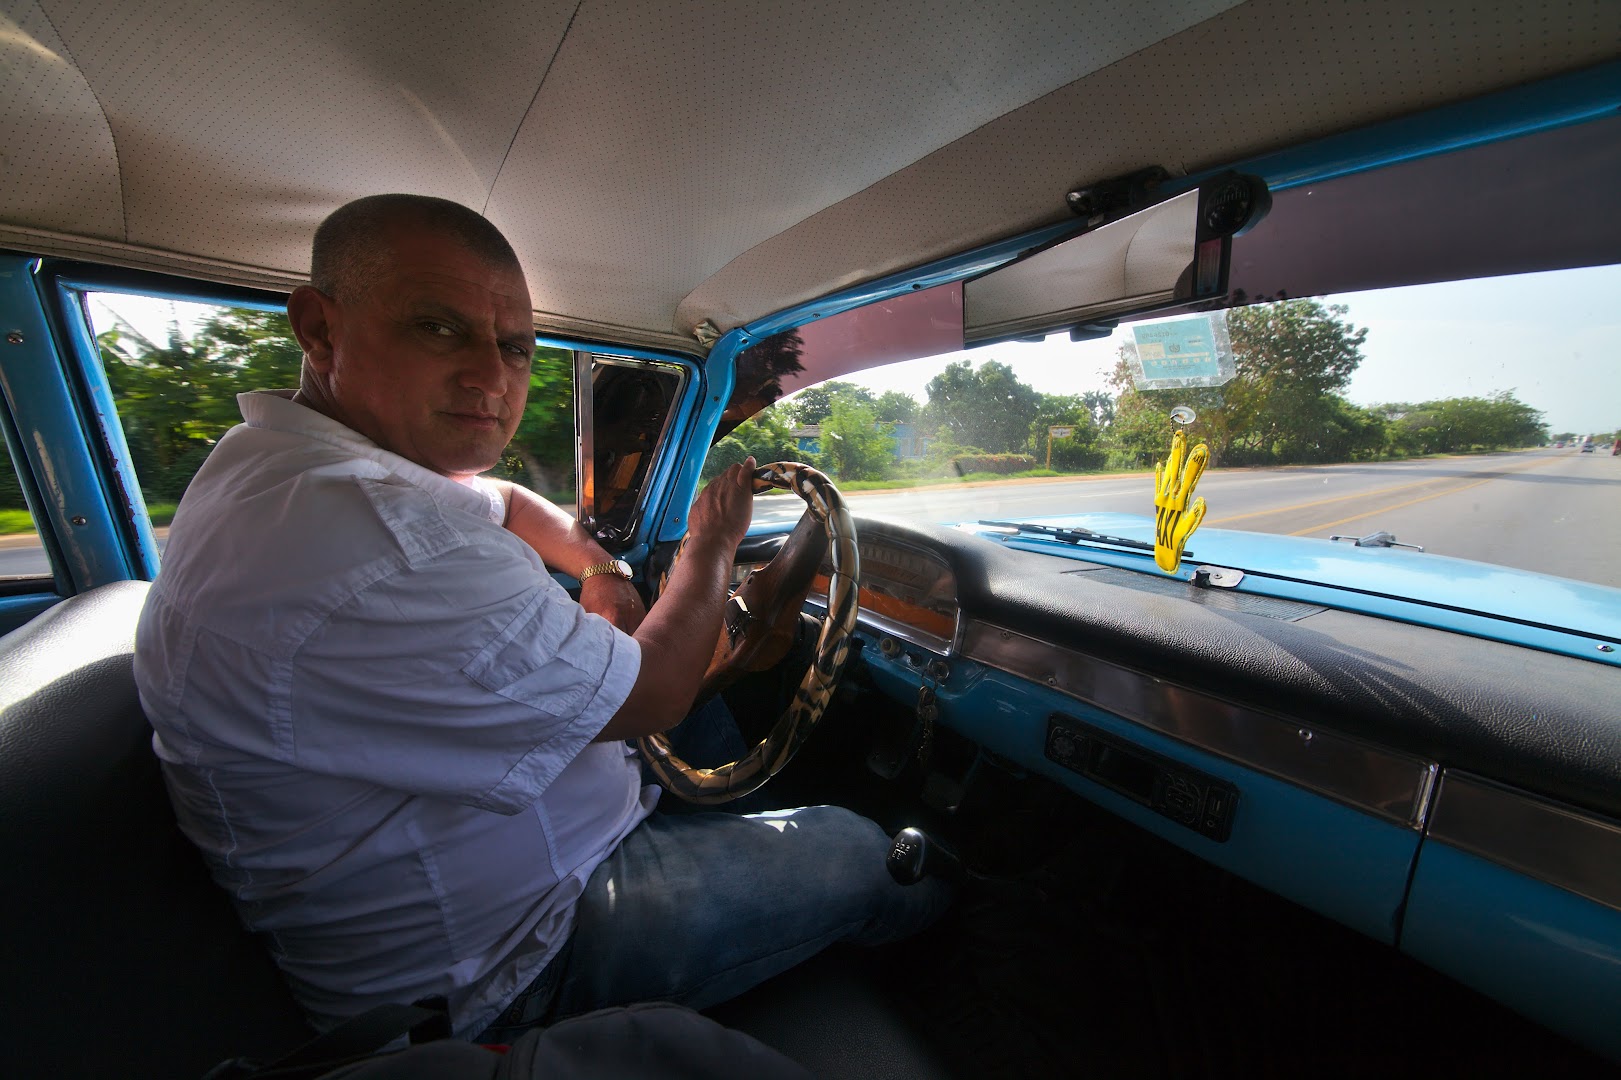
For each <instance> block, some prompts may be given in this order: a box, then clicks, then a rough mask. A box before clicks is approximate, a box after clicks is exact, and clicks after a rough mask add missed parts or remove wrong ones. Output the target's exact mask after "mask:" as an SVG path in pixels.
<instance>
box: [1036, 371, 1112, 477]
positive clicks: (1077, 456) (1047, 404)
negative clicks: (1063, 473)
mask: <svg viewBox="0 0 1621 1080" xmlns="http://www.w3.org/2000/svg"><path fill="white" fill-rule="evenodd" d="M1095 393H1099V392H1098V391H1094V392H1093V393H1088V394H1042V395H1041V401H1040V404H1039V405H1038V407H1037V409H1036V416H1035V419H1034V420H1032V421H1031V422H1030V439H1029V442H1028V443H1027V446H1028V448H1029V451H1030V453H1031V454H1032V455H1033V456H1034V457H1035V458H1036V459H1037V460H1038V461H1042V462H1045V461H1046V460H1047V429H1048V428H1051V427H1058V426H1066V427H1072V428H1074V429H1075V434H1073V435H1072V436H1070V437H1069V438H1067V439H1053V440H1052V463H1053V464H1054V465H1056V466H1057V467H1058V468H1060V469H1068V470H1071V471H1075V470H1080V469H1095V468H1097V467H1098V466H1100V465H1102V464H1103V451H1102V450H1101V449H1100V448H1099V447H1098V443H1097V439H1098V431H1097V428H1096V426H1095V425H1094V423H1093V419H1092V418H1093V415H1094V414H1093V410H1092V404H1091V402H1090V401H1089V400H1088V399H1090V398H1092V397H1093V396H1094V394H1095ZM1103 396H1105V397H1107V396H1108V395H1107V394H1105V395H1103ZM1110 404H1111V406H1112V405H1113V401H1112V399H1111V401H1110ZM1110 412H1111V415H1112V412H1113V410H1112V407H1111V410H1110Z"/></svg>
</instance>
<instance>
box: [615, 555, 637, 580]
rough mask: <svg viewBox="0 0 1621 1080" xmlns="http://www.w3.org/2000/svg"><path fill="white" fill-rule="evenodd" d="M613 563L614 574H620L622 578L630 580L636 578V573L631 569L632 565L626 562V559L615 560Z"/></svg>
mask: <svg viewBox="0 0 1621 1080" xmlns="http://www.w3.org/2000/svg"><path fill="white" fill-rule="evenodd" d="M613 563H614V573H616V574H618V575H619V576H620V577H622V578H630V577H633V576H635V575H634V572H633V571H632V570H631V568H630V563H628V562H626V561H625V560H624V559H615V560H614V561H613Z"/></svg>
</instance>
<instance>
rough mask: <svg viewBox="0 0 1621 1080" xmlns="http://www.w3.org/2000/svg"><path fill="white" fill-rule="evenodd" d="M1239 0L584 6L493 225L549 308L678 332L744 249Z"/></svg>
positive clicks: (508, 176) (500, 187)
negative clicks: (684, 302) (526, 257)
mask: <svg viewBox="0 0 1621 1080" xmlns="http://www.w3.org/2000/svg"><path fill="white" fill-rule="evenodd" d="M1233 2H1234V0H1173V2H1164V0H1161V2H1158V3H1137V4H1119V3H1116V2H1114V0H1079V2H1078V0H1042V2H1028V0H1027V2H1021V3H1006V2H1004V3H985V2H984V0H946V2H941V0H931V2H919V0H835V2H826V0H824V2H821V3H815V4H785V3H781V2H779V0H753V2H745V0H734V2H731V3H708V4H699V3H667V2H663V0H648V2H643V3H619V4H585V5H582V7H581V9H580V12H579V15H578V16H577V18H576V19H575V22H574V25H573V27H572V29H571V30H570V32H569V36H568V40H567V41H566V42H565V43H564V46H563V48H562V50H561V52H560V53H559V54H558V57H557V60H556V63H555V64H554V65H553V68H552V72H551V75H550V76H549V77H548V78H547V80H546V85H545V86H544V87H543V88H542V89H541V92H540V94H539V96H538V97H537V98H536V101H535V108H534V110H533V111H532V112H531V113H530V115H529V117H528V119H527V120H526V121H525V122H524V125H523V129H522V130H521V131H520V133H519V136H518V139H517V142H516V143H515V144H514V146H513V149H512V154H511V157H510V159H509V161H508V163H507V168H506V170H505V171H504V172H503V173H502V175H501V178H500V179H499V180H498V181H497V183H496V187H495V191H494V193H493V195H492V198H491V200H490V216H491V218H492V220H494V221H495V222H496V224H497V225H499V226H501V228H502V229H503V230H504V231H506V232H507V233H508V235H509V236H512V237H513V238H514V240H515V243H516V244H517V246H518V247H519V250H520V251H524V252H529V253H532V254H533V255H534V258H533V259H531V260H530V261H529V273H530V279H529V284H530V290H531V293H532V295H533V297H534V300H535V304H536V307H537V308H539V309H540V310H541V311H545V312H553V313H560V314H561V313H566V314H568V315H570V316H573V317H576V318H579V317H583V318H588V319H591V320H593V321H596V322H600V323H605V324H609V325H620V326H641V327H653V326H658V327H661V328H667V329H674V327H673V325H672V324H673V322H674V314H675V306H676V304H677V302H679V301H680V300H681V299H682V297H684V296H686V295H687V294H688V293H689V292H691V291H692V290H693V289H694V288H696V287H697V286H698V285H699V284H700V283H701V282H703V280H704V279H705V278H707V277H708V276H709V275H710V274H711V273H713V272H714V271H716V270H718V269H720V268H721V267H722V266H725V265H726V264H727V263H728V262H729V261H731V260H732V259H733V258H734V257H735V256H737V255H738V254H739V253H740V252H743V251H746V250H748V249H749V248H751V247H753V246H754V245H756V244H758V243H760V242H761V241H764V240H766V239H767V238H769V237H771V236H773V235H775V234H777V233H780V232H782V231H783V230H785V229H787V228H789V227H791V226H792V225H794V224H795V223H796V222H799V221H801V220H803V219H804V218H806V217H808V216H809V215H812V214H814V213H816V212H817V211H819V210H821V209H822V208H823V207H826V206H828V205H831V204H833V203H836V202H838V201H839V200H841V199H844V198H846V197H848V196H849V195H851V194H853V193H855V192H857V191H860V190H861V189H863V188H865V187H867V186H869V185H871V184H873V183H875V182H876V181H878V180H880V179H881V178H883V177H884V176H886V175H888V174H889V173H891V172H894V171H895V170H896V169H899V168H902V167H904V166H905V165H907V164H909V163H910V162H912V161H915V160H916V159H917V158H919V157H921V156H923V155H924V154H927V153H930V152H932V151H934V150H937V149H938V148H939V147H941V146H944V145H946V144H948V143H950V142H952V141H953V140H955V139H957V138H959V137H961V136H962V135H964V134H966V133H968V132H970V131H972V130H974V129H975V128H977V127H979V126H981V125H983V124H985V123H988V122H990V121H992V120H994V119H995V118H996V117H998V116H1000V115H1002V114H1003V113H1005V112H1008V111H1009V110H1011V109H1013V108H1016V107H1017V106H1019V105H1021V104H1023V103H1024V102H1026V101H1029V100H1031V99H1032V98H1034V97H1038V96H1040V95H1042V94H1045V93H1047V92H1049V91H1051V90H1053V89H1055V88H1057V87H1059V86H1062V85H1064V84H1066V83H1068V82H1071V81H1072V80H1074V79H1076V78H1079V77H1080V76H1082V75H1085V74H1087V73H1088V72H1091V71H1095V70H1097V69H1099V68H1101V67H1103V66H1105V65H1107V64H1109V63H1113V62H1114V61H1117V60H1119V59H1121V58H1122V57H1125V56H1128V55H1130V54H1131V53H1133V52H1135V51H1137V50H1139V49H1143V48H1146V47H1148V46H1150V45H1151V44H1152V43H1153V42H1155V41H1157V40H1158V39H1160V38H1161V37H1164V36H1165V35H1167V34H1170V33H1174V32H1176V31H1178V30H1180V29H1182V28H1184V27H1187V26H1190V25H1193V24H1195V23H1197V22H1199V21H1201V20H1203V19H1205V18H1208V17H1210V16H1211V15H1214V14H1216V13H1217V12H1219V11H1221V10H1223V9H1225V8H1228V7H1230V6H1232V3H1233ZM560 192H566V193H567V195H566V198H560V197H559V193H560ZM627 268H633V269H632V271H631V272H630V273H628V274H627ZM701 317H702V315H701V314H700V315H699V316H698V318H701ZM698 318H693V319H692V320H691V322H692V323H696V322H697V321H698ZM680 329H681V330H687V329H690V324H689V325H688V326H683V327H681V328H680ZM688 340H689V341H690V338H689V339H688Z"/></svg>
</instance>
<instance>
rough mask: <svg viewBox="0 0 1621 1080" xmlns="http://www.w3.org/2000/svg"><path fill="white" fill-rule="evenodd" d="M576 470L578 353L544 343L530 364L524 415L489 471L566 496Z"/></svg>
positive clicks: (506, 478) (543, 492) (531, 487)
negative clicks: (575, 402)
mask: <svg viewBox="0 0 1621 1080" xmlns="http://www.w3.org/2000/svg"><path fill="white" fill-rule="evenodd" d="M574 473H575V461H574V354H573V353H572V352H570V351H569V350H568V349H557V348H551V347H549V346H545V345H540V346H537V347H536V348H535V355H534V359H533V361H532V362H531V367H530V369H529V399H528V401H526V402H525V403H524V407H523V419H522V420H520V421H519V422H518V430H517V432H516V433H515V434H514V435H513V436H512V442H511V443H510V444H509V445H508V446H507V450H506V454H505V455H504V456H503V458H502V461H501V464H500V465H498V466H496V467H495V468H494V469H491V470H490V475H492V476H498V477H500V478H501V479H503V480H512V481H514V482H516V483H519V484H523V485H524V486H525V487H528V488H530V489H532V490H534V491H538V492H540V493H542V494H544V495H557V496H559V497H561V496H562V495H563V494H565V493H566V492H568V491H569V490H570V489H572V488H573V486H574ZM562 501H565V502H566V501H569V500H567V499H564V500H562Z"/></svg>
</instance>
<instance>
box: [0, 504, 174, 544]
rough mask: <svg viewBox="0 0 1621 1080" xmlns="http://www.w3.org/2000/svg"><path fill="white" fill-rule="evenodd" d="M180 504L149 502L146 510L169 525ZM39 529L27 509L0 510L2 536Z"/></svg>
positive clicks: (155, 522) (157, 523) (162, 523)
mask: <svg viewBox="0 0 1621 1080" xmlns="http://www.w3.org/2000/svg"><path fill="white" fill-rule="evenodd" d="M178 505H179V504H178V503H172V502H162V503H147V504H146V512H147V514H148V515H149V516H150V517H151V518H152V524H153V525H167V524H169V522H171V521H173V520H174V512H175V508H176V507H177V506H178ZM37 531H38V530H36V529H35V528H34V518H33V516H32V515H31V514H29V513H28V511H27V510H11V509H5V510H0V536H8V535H10V534H12V533H31V532H37Z"/></svg>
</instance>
